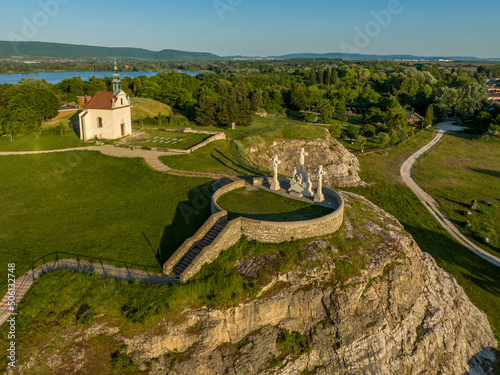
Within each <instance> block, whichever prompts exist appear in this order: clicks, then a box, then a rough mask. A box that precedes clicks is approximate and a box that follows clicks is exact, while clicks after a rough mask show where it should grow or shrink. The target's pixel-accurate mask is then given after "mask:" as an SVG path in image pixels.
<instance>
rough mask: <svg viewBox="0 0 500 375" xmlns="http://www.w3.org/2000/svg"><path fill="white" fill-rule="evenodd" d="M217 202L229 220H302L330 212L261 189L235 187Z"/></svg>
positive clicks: (311, 204) (325, 208) (329, 210)
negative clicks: (243, 218)
mask: <svg viewBox="0 0 500 375" xmlns="http://www.w3.org/2000/svg"><path fill="white" fill-rule="evenodd" d="M218 203H219V205H220V206H221V207H222V208H223V209H225V210H226V211H227V212H228V219H229V220H233V219H236V218H238V217H241V216H243V217H248V218H250V219H255V220H264V221H302V220H311V219H315V218H318V217H321V216H325V215H327V214H329V213H331V212H332V210H331V209H329V208H327V207H322V206H318V205H315V204H313V203H306V202H302V201H299V200H295V199H290V198H286V197H283V196H281V195H278V194H274V193H270V192H268V191H265V190H262V189H259V190H257V191H247V190H246V189H245V188H241V189H236V190H233V191H231V192H229V193H226V194H224V195H223V196H222V197H220V198H219V200H218Z"/></svg>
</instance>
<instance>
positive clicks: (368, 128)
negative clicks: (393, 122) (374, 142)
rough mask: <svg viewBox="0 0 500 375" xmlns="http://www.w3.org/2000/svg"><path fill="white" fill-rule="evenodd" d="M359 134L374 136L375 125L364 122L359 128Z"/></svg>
mask: <svg viewBox="0 0 500 375" xmlns="http://www.w3.org/2000/svg"><path fill="white" fill-rule="evenodd" d="M361 134H362V135H364V136H365V137H374V136H375V126H374V125H371V124H365V125H363V126H362V128H361Z"/></svg>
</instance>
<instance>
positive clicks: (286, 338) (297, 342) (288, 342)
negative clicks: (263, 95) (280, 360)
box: [276, 329, 311, 355]
mask: <svg viewBox="0 0 500 375" xmlns="http://www.w3.org/2000/svg"><path fill="white" fill-rule="evenodd" d="M276 346H277V348H278V350H279V351H280V352H281V353H282V354H283V355H287V354H290V353H294V354H300V353H304V352H308V351H309V350H311V348H310V347H309V345H308V344H307V341H306V338H305V337H304V335H301V334H300V333H298V332H295V331H293V332H289V331H287V330H284V329H282V330H280V332H279V333H278V338H277V339H276Z"/></svg>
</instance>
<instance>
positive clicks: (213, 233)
mask: <svg viewBox="0 0 500 375" xmlns="http://www.w3.org/2000/svg"><path fill="white" fill-rule="evenodd" d="M226 224H227V222H226V223H222V224H221V223H215V225H214V226H213V227H212V228H210V230H209V231H208V232H207V234H205V236H204V237H203V238H202V239H201V240H199V241H197V242H195V243H194V245H193V246H191V248H190V249H189V250H188V251H187V252H186V254H184V256H183V257H182V258H181V260H180V261H179V262H177V264H176V265H175V266H174V268H173V273H174V275H175V276H176V277H179V276H180V275H181V274H182V273H183V272H184V270H185V269H186V268H187V267H188V266H189V265H190V264H191V262H192V261H193V260H194V259H195V258H196V257H197V256H198V254H199V253H200V252H201V251H202V250H203V249H204V248H205V247H207V246H208V245H210V244H211V243H212V242H213V241H214V240H215V238H216V237H217V236H218V235H219V233H220V232H221V231H222V230H223V229H224V227H225V226H226Z"/></svg>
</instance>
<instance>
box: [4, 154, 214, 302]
mask: <svg viewBox="0 0 500 375" xmlns="http://www.w3.org/2000/svg"><path fill="white" fill-rule="evenodd" d="M0 161H1V163H0V176H2V179H1V180H0V201H1V206H2V210H1V211H0V241H1V243H2V246H1V248H0V259H1V262H0V268H1V269H6V267H7V264H8V263H16V266H17V267H16V270H17V272H18V275H20V274H22V273H24V272H26V271H27V270H28V267H29V266H30V264H31V263H32V262H33V261H35V260H37V259H38V258H39V257H41V256H43V255H46V254H48V253H52V252H55V251H58V252H68V253H73V254H79V255H81V256H82V257H85V256H92V257H98V258H102V259H103V261H105V262H107V263H112V264H118V265H120V266H123V263H120V261H127V262H129V267H134V264H136V265H148V266H151V267H154V268H155V269H156V270H157V271H160V263H162V262H163V261H165V260H166V259H167V258H168V256H169V255H170V254H171V253H172V252H173V251H175V250H176V249H177V247H178V246H179V245H180V244H181V243H182V242H183V241H184V240H185V239H186V238H188V237H189V236H192V235H193V234H194V233H195V232H196V231H197V230H198V228H199V226H200V225H201V224H202V223H203V222H204V221H205V220H206V219H207V218H208V216H209V215H210V207H209V206H210V204H209V197H210V195H211V191H212V188H211V185H210V184H208V181H209V180H207V179H199V178H187V177H177V176H171V175H166V174H162V173H158V172H155V171H153V170H152V169H150V168H149V167H147V165H146V163H145V162H144V160H142V159H120V158H113V157H108V156H104V155H102V154H101V153H99V152H91V151H79V152H78V151H75V152H66V153H54V154H43V155H26V156H2V157H0ZM205 184H206V185H205ZM204 185H205V186H204ZM207 189H208V190H207ZM160 244H161V249H162V256H161V258H162V259H158V258H159V256H158V254H157V250H158V245H160ZM137 267H139V266H137ZM5 289H6V278H5V279H2V280H1V281H0V291H1V292H4V291H5Z"/></svg>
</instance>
